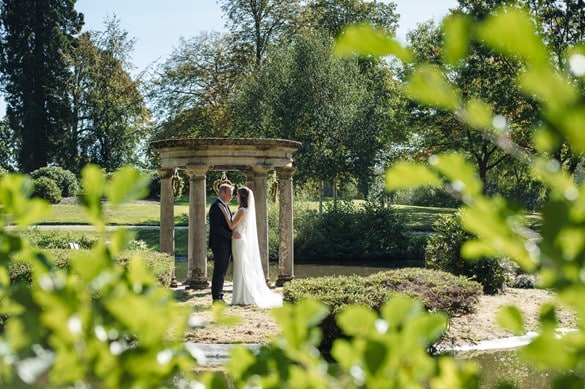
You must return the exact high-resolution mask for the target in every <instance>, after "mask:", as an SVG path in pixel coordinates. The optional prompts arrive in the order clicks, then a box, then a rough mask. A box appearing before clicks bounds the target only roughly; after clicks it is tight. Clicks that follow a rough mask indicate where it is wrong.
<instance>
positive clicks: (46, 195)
mask: <svg viewBox="0 0 585 389" xmlns="http://www.w3.org/2000/svg"><path fill="white" fill-rule="evenodd" d="M34 186H35V190H34V192H33V197H38V198H40V199H44V200H47V201H48V202H50V203H52V204H57V203H58V202H60V201H61V189H59V185H57V183H56V182H55V181H54V180H53V179H51V178H49V177H39V178H35V180H34Z"/></svg>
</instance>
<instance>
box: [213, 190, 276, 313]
mask: <svg viewBox="0 0 585 389" xmlns="http://www.w3.org/2000/svg"><path fill="white" fill-rule="evenodd" d="M233 190H234V188H233V187H232V186H231V185H229V184H222V185H220V187H219V191H218V198H217V200H216V201H215V202H214V203H213V204H212V205H211V207H210V209H209V246H210V248H211V251H212V253H213V260H214V268H213V276H212V279H211V297H212V299H213V301H223V283H224V278H225V274H226V273H227V269H228V265H229V261H230V258H232V257H233V294H232V301H231V304H232V305H257V306H259V307H261V308H271V307H277V306H281V305H282V296H281V295H280V294H278V293H274V292H272V291H271V290H270V288H268V286H267V285H266V278H265V276H264V271H263V270H262V262H261V260H260V250H259V247H258V233H257V228H256V205H255V202H254V193H253V192H252V190H250V189H249V188H247V187H241V188H239V189H238V190H237V191H236V198H237V200H238V204H239V207H238V210H237V211H236V213H235V214H233V215H232V213H231V210H230V208H229V206H228V204H229V202H230V201H231V199H232V197H233Z"/></svg>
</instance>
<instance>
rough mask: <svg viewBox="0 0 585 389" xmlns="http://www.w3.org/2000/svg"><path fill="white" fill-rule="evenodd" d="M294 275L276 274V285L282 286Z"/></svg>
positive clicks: (292, 278)
mask: <svg viewBox="0 0 585 389" xmlns="http://www.w3.org/2000/svg"><path fill="white" fill-rule="evenodd" d="M294 278H295V277H294V276H278V278H277V280H276V286H277V287H281V286H284V284H286V283H287V282H290V281H292V280H294Z"/></svg>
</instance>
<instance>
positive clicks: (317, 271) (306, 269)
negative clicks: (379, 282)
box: [175, 260, 390, 281]
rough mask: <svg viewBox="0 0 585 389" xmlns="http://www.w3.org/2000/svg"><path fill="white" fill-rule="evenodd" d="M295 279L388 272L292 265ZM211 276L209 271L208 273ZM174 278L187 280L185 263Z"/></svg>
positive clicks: (180, 263) (273, 267)
mask: <svg viewBox="0 0 585 389" xmlns="http://www.w3.org/2000/svg"><path fill="white" fill-rule="evenodd" d="M294 266H295V267H294V275H295V278H308V277H323V276H348V275H358V276H368V275H370V274H374V273H377V272H379V271H384V270H390V268H388V267H381V266H341V265H319V264H295V265H294ZM230 270H231V269H229V270H228V274H227V275H226V280H228V281H231V274H230ZM208 274H211V270H210V271H209V272H208ZM269 274H270V279H271V280H272V281H275V280H276V278H277V276H278V268H277V265H276V264H274V263H271V264H270V269H269ZM175 276H176V277H177V280H178V281H183V280H185V279H186V278H187V262H186V261H184V260H178V261H177V262H176V265H175Z"/></svg>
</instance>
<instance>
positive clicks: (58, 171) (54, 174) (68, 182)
mask: <svg viewBox="0 0 585 389" xmlns="http://www.w3.org/2000/svg"><path fill="white" fill-rule="evenodd" d="M30 176H31V177H32V178H35V179H37V178H39V177H48V178H50V179H52V180H53V181H55V182H56V183H57V186H58V187H59V189H60V190H61V195H62V196H63V197H71V196H75V195H76V194H77V192H78V191H79V183H78V182H77V177H75V174H73V173H72V172H70V171H69V170H66V169H63V168H62V167H59V166H45V167H42V168H39V169H37V170H35V171H33V172H31V173H30Z"/></svg>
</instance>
